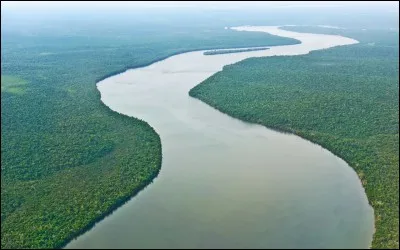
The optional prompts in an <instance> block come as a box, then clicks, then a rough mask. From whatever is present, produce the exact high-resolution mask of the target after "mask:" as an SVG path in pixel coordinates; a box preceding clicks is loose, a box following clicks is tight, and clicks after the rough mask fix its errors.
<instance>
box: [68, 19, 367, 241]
mask: <svg viewBox="0 0 400 250" xmlns="http://www.w3.org/2000/svg"><path fill="white" fill-rule="evenodd" d="M232 29H236V30H238V31H256V32H268V33H271V34H273V35H278V36H283V37H291V38H295V39H298V40H300V41H301V44H296V45H287V46H274V47H270V49H269V50H262V51H252V52H241V53H236V54H235V53H233V54H220V55H208V56H207V55H203V52H204V51H196V52H189V53H184V54H179V55H175V56H172V57H169V58H167V59H165V60H162V61H159V62H156V63H154V64H151V65H149V66H147V67H144V68H137V69H131V70H128V71H126V72H124V73H121V74H119V75H115V76H112V77H109V78H107V79H105V80H103V81H101V82H99V83H98V84H97V87H98V89H99V91H100V92H101V100H102V101H103V102H104V103H105V104H106V105H107V106H108V107H110V108H111V109H112V110H114V111H116V112H119V113H122V114H125V115H128V116H133V117H138V118H140V119H142V120H144V121H146V122H148V123H149V124H150V125H151V126H152V127H153V128H154V129H155V130H156V131H157V133H158V134H159V135H160V137H161V143H162V152H163V162H162V168H161V171H160V174H159V176H158V177H157V178H156V179H155V181H154V182H153V183H152V184H151V185H149V186H148V187H147V188H145V189H144V190H143V191H142V192H140V193H139V194H138V195H137V196H136V197H134V198H133V199H131V200H130V201H129V202H127V203H126V204H125V205H123V206H122V207H120V208H119V209H117V210H116V211H115V212H114V213H113V214H112V215H110V216H108V217H107V218H105V219H104V220H102V221H101V222H99V223H98V224H96V226H95V227H94V228H93V229H91V230H90V231H88V232H87V233H85V234H83V235H81V236H80V237H78V238H77V239H75V240H73V241H72V242H70V243H69V244H68V245H67V246H66V248H213V247H215V248H368V247H369V246H370V245H371V241H372V235H373V230H374V216H373V210H372V208H371V207H370V206H369V204H368V200H367V197H366V195H365V192H364V189H363V188H362V185H361V182H360V180H359V179H358V176H357V175H356V173H355V172H354V171H353V169H351V168H350V167H349V166H348V165H347V164H346V163H345V162H344V161H343V160H341V159H340V158H338V157H336V156H335V155H333V154H332V153H330V152H329V151H327V150H325V149H323V148H322V147H320V146H318V145H315V144H313V143H311V142H309V141H306V140H304V139H302V138H300V137H298V136H295V135H291V134H283V133H278V132H275V131H272V130H270V129H268V128H265V127H263V126H260V125H254V124H248V123H245V122H242V121H240V120H237V119H234V118H231V117H229V116H228V115H225V114H222V113H220V112H219V111H217V110H215V109H214V108H212V107H210V106H208V105H206V104H204V103H202V102H201V101H199V100H197V99H194V98H191V97H189V95H188V92H189V90H190V89H191V88H193V87H194V86H195V85H197V84H199V83H200V82H202V81H203V80H205V79H206V78H208V77H210V76H211V75H213V74H214V73H216V72H217V71H220V70H222V68H223V66H224V65H228V64H232V63H236V62H238V61H241V60H243V59H245V58H249V57H261V56H284V55H301V54H307V53H309V52H310V51H312V50H320V49H326V48H330V47H334V46H339V45H351V44H355V43H357V41H355V40H353V39H350V38H346V37H341V36H333V35H319V34H318V35H317V34H308V33H297V32H291V31H285V30H281V29H279V27H276V26H273V27H272V26H266V27H250V26H243V27H236V28H232Z"/></svg>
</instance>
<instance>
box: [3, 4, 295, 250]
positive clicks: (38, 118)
mask: <svg viewBox="0 0 400 250" xmlns="http://www.w3.org/2000/svg"><path fill="white" fill-rule="evenodd" d="M3 11H4V10H3V8H2V22H1V25H2V29H1V32H2V34H1V247H2V248H57V247H62V246H64V245H65V244H66V243H67V242H68V241H69V240H70V239H72V238H73V237H74V236H77V235H79V234H80V233H82V232H83V231H85V230H86V229H88V228H90V227H91V226H92V225H93V224H94V222H96V221H98V220H100V219H101V218H103V217H104V216H105V215H106V214H108V213H109V212H111V211H112V210H114V209H115V208H116V207H118V206H119V205H121V204H122V203H123V202H125V201H126V200H127V199H129V197H131V196H132V195H134V194H136V193H137V192H138V191H139V190H141V189H142V188H143V187H144V186H146V185H147V184H149V183H150V182H151V181H152V180H153V178H155V177H156V176H157V174H158V172H159V170H160V167H161V159H162V157H161V143H160V138H159V136H158V135H157V133H156V132H155V131H154V130H153V129H152V128H151V127H150V126H149V125H148V124H147V123H146V122H144V121H141V120H138V119H135V118H131V117H126V116H123V115H120V114H118V113H115V112H113V111H111V110H110V109H109V108H108V107H106V106H105V105H103V104H102V102H101V101H100V93H99V92H98V91H97V89H96V85H95V84H96V82H97V81H99V80H101V79H103V78H105V77H107V76H109V75H112V74H115V73H118V72H121V71H124V70H125V69H127V68H133V67H139V66H144V65H147V64H150V63H152V62H154V61H157V60H160V59H163V58H166V57H168V56H171V55H173V54H176V53H182V52H185V51H190V50H205V49H214V48H232V47H243V46H247V47H248V46H272V45H277V44H294V43H297V42H298V41H297V40H294V39H286V38H280V37H276V36H272V35H268V34H263V33H248V34H242V33H238V32H236V31H233V30H224V29H223V27H224V26H221V27H220V26H215V25H211V24H209V23H208V24H202V25H199V26H198V27H194V28H193V27H190V28H189V27H187V26H179V25H178V24H177V23H176V22H174V21H171V23H166V22H165V21H164V20H163V19H161V20H159V21H154V20H150V18H148V17H147V16H145V17H143V16H144V15H143V14H142V19H141V20H142V21H141V22H139V21H138V20H132V19H129V18H130V16H131V15H132V14H131V13H128V14H129V18H128V17H127V16H125V19H122V20H121V15H119V16H118V17H115V18H114V17H113V18H111V17H110V16H106V15H97V16H92V17H91V18H92V19H91V18H88V16H87V15H82V17H80V18H81V19H79V18H76V17H75V19H74V18H70V17H65V19H62V18H61V17H60V16H53V17H52V18H59V19H56V20H51V22H49V21H48V20H47V19H43V20H39V19H40V18H42V17H41V16H40V17H39V16H38V17H36V18H35V19H26V18H30V17H31V16H29V15H26V16H25V17H20V19H17V18H16V17H14V16H11V15H9V16H7V12H6V11H4V12H3ZM3 14H4V15H3ZM30 14H32V13H30ZM92 14H93V13H92ZM103 14H104V13H103ZM136 14H137V15H132V16H134V17H132V18H139V17H140V13H136ZM171 16H172V14H171ZM24 18H25V19H24ZM85 18H86V19H85ZM118 18H120V19H118ZM171 19H172V18H171ZM171 19H169V20H171ZM145 20H147V22H145ZM135 22H137V23H135ZM163 25H164V26H163Z"/></svg>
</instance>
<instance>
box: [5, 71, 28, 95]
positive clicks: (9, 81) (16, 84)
mask: <svg viewBox="0 0 400 250" xmlns="http://www.w3.org/2000/svg"><path fill="white" fill-rule="evenodd" d="M26 84H27V82H26V81H25V80H24V79H21V78H18V77H14V76H7V75H5V76H3V75H2V76H1V92H3V91H4V92H8V93H11V94H23V93H24V92H25V85H26Z"/></svg>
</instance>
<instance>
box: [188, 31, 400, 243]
mask: <svg viewBox="0 0 400 250" xmlns="http://www.w3.org/2000/svg"><path fill="white" fill-rule="evenodd" d="M285 29H288V30H293V31H300V32H310V33H313V32H314V33H329V34H341V35H344V36H347V37H351V38H354V39H357V40H358V41H359V42H360V43H359V44H355V45H348V46H340V47H335V48H330V49H327V50H322V51H314V52H311V53H310V54H307V55H302V56H295V57H264V58H250V59H246V60H244V61H241V62H239V63H237V64H233V65H229V66H225V67H224V69H223V71H221V72H219V73H216V74H215V75H213V76H211V77H210V78H209V79H207V80H205V81H204V82H202V83H201V84H199V85H197V86H196V87H194V88H193V89H191V91H190V92H189V94H190V96H192V97H195V98H198V99H200V100H202V101H204V102H206V103H207V104H209V105H211V106H213V107H215V108H217V109H218V110H220V111H222V112H223V113H226V114H228V115H230V116H233V117H236V118H239V119H241V120H244V121H248V122H251V123H258V124H262V125H265V126H267V127H269V128H273V129H276V130H280V131H285V132H291V133H294V134H297V135H299V136H301V137H303V138H306V139H308V140H310V141H312V142H315V143H317V144H319V145H322V146H323V147H325V148H327V149H328V150H330V151H331V152H333V153H334V154H335V155H337V156H339V157H341V158H342V159H344V160H345V161H346V162H348V164H349V165H350V166H351V167H353V168H354V170H355V171H356V172H357V173H358V176H359V177H360V179H361V181H362V184H363V186H364V188H365V190H366V193H367V196H368V199H369V202H370V204H371V205H372V207H373V208H374V212H375V227H376V233H375V235H374V239H373V245H372V247H373V248H395V249H398V248H399V242H398V239H399V56H398V55H399V32H398V29H397V30H396V29H388V28H386V29H383V28H381V29H370V30H368V29H351V28H350V29H344V30H337V29H326V28H317V27H315V28H314V27H290V28H289V27H287V28H286V27H285Z"/></svg>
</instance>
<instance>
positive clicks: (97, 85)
mask: <svg viewBox="0 0 400 250" xmlns="http://www.w3.org/2000/svg"><path fill="white" fill-rule="evenodd" d="M244 27H248V26H240V27H232V28H231V29H236V30H238V31H242V30H243V28H244ZM256 27H258V26H256ZM276 27H277V29H278V30H282V31H285V30H284V29H281V28H282V27H284V26H276ZM249 28H250V30H247V31H254V30H251V28H254V26H250V27H249ZM243 31H246V30H243ZM262 32H264V31H262ZM288 32H291V31H288ZM267 33H269V32H267ZM292 33H295V32H292ZM269 34H272V35H276V34H273V33H269ZM299 34H303V33H299ZM304 34H312V33H304ZM312 35H313V34H312ZM278 36H279V35H278ZM290 38H293V39H296V40H298V39H297V38H295V37H290ZM351 40H353V41H355V42H354V43H358V41H356V40H354V39H351ZM298 41H299V43H298V44H301V43H302V42H301V40H298ZM349 44H353V43H349ZM349 44H343V45H349ZM294 45H296V44H294ZM343 45H335V46H331V47H336V46H343ZM276 46H281V47H283V46H293V45H276ZM276 46H270V47H271V48H273V47H276ZM240 48H257V47H248V46H243V47H236V49H240ZM328 48H330V47H328ZM212 49H215V48H212ZM323 49H326V48H322V49H315V50H323ZM207 50H210V49H196V50H189V51H183V52H180V53H175V54H173V55H170V56H167V57H164V58H161V59H158V60H155V61H153V62H151V63H148V64H144V65H141V66H138V67H135V68H129V67H127V68H126V69H124V70H123V71H118V72H117V73H116V72H113V73H110V74H107V75H106V76H103V77H100V78H98V81H97V82H96V88H97V90H98V91H99V93H100V99H101V102H102V103H103V104H104V105H105V106H107V107H108V108H109V109H110V110H111V111H115V112H117V113H119V114H122V115H126V114H124V113H122V112H119V111H116V110H114V109H112V108H111V107H110V106H108V105H107V104H106V103H105V102H104V100H103V99H102V97H101V91H100V90H99V84H100V83H101V82H102V81H103V80H105V79H107V78H110V77H114V76H117V75H120V74H123V73H126V72H127V71H129V70H133V69H138V68H144V67H147V66H150V65H152V64H155V63H157V62H161V61H164V60H166V59H168V58H171V57H173V56H176V55H181V54H185V53H190V52H197V51H203V52H204V51H207ZM311 51H313V50H311ZM311 51H308V52H307V53H306V54H308V53H310V52H311ZM280 56H282V55H280ZM245 59H246V58H245ZM240 61H241V60H240ZM234 63H237V62H234ZM234 63H233V64H234ZM224 66H226V65H224ZM217 72H220V71H217ZM217 72H215V73H217ZM215 73H213V75H214V74H215ZM200 83H201V82H199V83H197V84H196V85H195V86H194V87H196V86H197V85H199V84H200ZM194 87H193V88H194ZM193 88H191V89H193ZM191 89H190V90H189V91H188V92H187V94H188V95H189V96H191V95H190V91H191ZM191 97H192V96H191ZM192 98H193V97H192ZM196 99H197V98H196ZM198 100H199V99H198ZM203 103H205V102H203ZM205 104H206V105H207V106H209V107H211V108H214V109H216V110H218V109H217V108H215V107H213V106H210V105H208V104H207V103H205ZM218 111H219V112H220V113H223V114H225V115H227V116H229V117H231V118H234V119H237V120H239V121H240V122H243V123H246V124H251V125H259V126H262V127H263V128H267V129H270V130H273V131H276V132H279V133H282V134H290V135H294V136H296V137H299V138H301V139H303V140H305V141H308V142H310V143H312V144H314V145H318V146H319V147H321V148H324V146H323V145H319V144H317V143H315V142H313V141H311V140H309V139H307V138H304V137H301V136H300V135H299V134H297V133H296V132H294V133H293V131H284V130H280V129H276V128H271V127H267V126H264V125H262V124H258V123H252V122H247V121H244V120H241V119H239V118H236V117H232V116H230V115H228V114H227V113H224V112H222V111H221V110H218ZM126 116H129V117H133V118H135V119H138V120H141V121H144V122H146V121H145V120H143V119H141V118H138V117H135V116H130V115H126ZM146 123H147V124H148V125H149V126H150V127H151V128H152V129H154V130H155V132H156V133H157V134H158V135H160V133H158V131H157V130H156V129H155V128H154V127H153V126H151V125H150V124H149V123H148V122H146ZM161 148H162V145H161ZM324 149H326V148H324ZM326 150H327V151H329V150H328V149H326ZM329 152H330V153H331V154H333V155H334V156H335V157H337V158H339V159H341V160H343V159H342V158H340V157H339V156H337V155H336V154H334V153H333V152H331V151H329ZM343 161H344V162H346V161H345V160H343ZM346 164H347V165H348V166H349V167H350V168H351V169H352V171H353V172H354V173H355V174H356V175H357V173H356V171H355V170H354V168H353V167H351V166H350V165H349V164H348V163H347V162H346ZM161 165H162V162H161ZM161 167H162V166H161ZM161 167H160V170H159V171H158V173H159V172H160V171H161ZM158 173H157V175H156V176H155V177H154V178H152V179H151V180H150V182H149V184H151V183H152V182H153V180H155V179H156V178H157V176H158ZM357 179H358V181H359V182H360V183H361V186H362V187H364V186H363V185H362V182H361V180H360V179H359V178H357ZM149 184H146V185H144V187H142V188H141V189H140V190H138V191H137V192H133V194H132V195H131V196H130V197H128V198H127V199H126V200H125V201H124V202H122V203H120V204H118V205H116V206H115V207H113V208H112V209H110V212H109V213H107V214H106V215H104V216H103V217H102V218H100V219H99V220H98V221H96V222H94V223H93V224H91V225H90V228H89V227H88V228H87V229H86V230H85V231H84V232H80V233H79V234H78V235H77V236H74V237H73V238H72V239H71V240H69V241H68V242H66V244H64V245H63V247H65V246H66V245H68V243H69V242H71V241H73V240H75V239H76V238H78V237H79V236H80V235H83V234H84V233H85V232H87V231H90V229H92V228H93V227H94V226H95V225H96V224H97V222H99V221H101V220H103V219H105V218H106V217H108V216H109V215H111V214H112V213H113V212H115V211H117V210H118V208H120V207H122V205H124V204H125V203H126V202H127V201H129V200H131V199H132V198H134V197H136V195H137V194H138V193H139V192H140V191H142V190H144V189H145V188H146V187H148V186H149ZM363 189H364V188H363ZM364 193H365V189H364ZM365 195H366V194H365ZM367 200H368V204H369V206H370V208H372V209H373V207H372V206H371V204H370V202H369V199H368V198H367ZM374 232H375V227H374ZM371 244H372V243H371Z"/></svg>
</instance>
